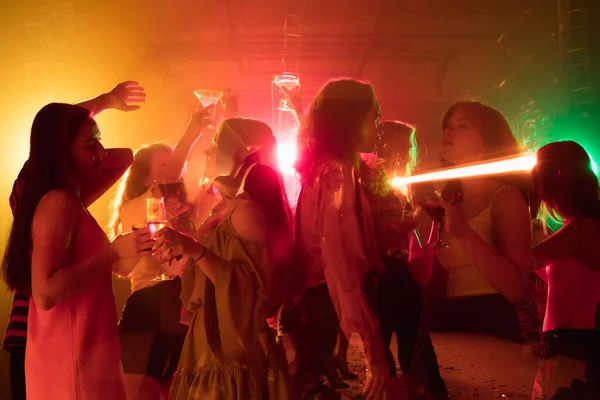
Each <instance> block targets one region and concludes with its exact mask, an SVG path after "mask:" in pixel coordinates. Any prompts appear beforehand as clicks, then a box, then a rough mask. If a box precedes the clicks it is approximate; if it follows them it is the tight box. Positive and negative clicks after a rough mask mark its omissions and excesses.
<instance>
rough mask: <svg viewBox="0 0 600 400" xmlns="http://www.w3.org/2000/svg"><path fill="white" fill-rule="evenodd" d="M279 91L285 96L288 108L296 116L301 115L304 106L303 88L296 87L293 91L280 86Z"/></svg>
mask: <svg viewBox="0 0 600 400" xmlns="http://www.w3.org/2000/svg"><path fill="white" fill-rule="evenodd" d="M280 89H281V90H282V91H283V93H284V94H285V95H286V97H287V99H288V101H289V104H290V106H291V107H292V108H293V109H294V111H295V112H296V114H297V115H302V113H303V112H304V106H303V104H302V102H303V101H304V88H303V87H302V86H301V85H298V86H297V87H295V88H294V89H291V90H290V89H288V88H286V87H285V86H281V87H280Z"/></svg>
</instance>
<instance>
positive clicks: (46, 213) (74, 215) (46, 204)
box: [33, 189, 82, 233]
mask: <svg viewBox="0 0 600 400" xmlns="http://www.w3.org/2000/svg"><path fill="white" fill-rule="evenodd" d="M81 207H82V205H81V203H80V201H79V200H78V199H77V198H76V197H75V196H74V195H73V194H72V193H69V192H68V191H66V190H58V189H56V190H51V191H49V192H47V193H46V194H44V196H42V198H41V199H40V202H39V203H38V206H37V208H36V210H35V215H34V217H33V226H34V231H37V232H39V233H40V232H42V231H45V230H48V229H49V230H51V231H52V232H57V231H63V230H70V229H75V227H76V224H77V223H78V221H79V216H80V213H79V209H80V208H81Z"/></svg>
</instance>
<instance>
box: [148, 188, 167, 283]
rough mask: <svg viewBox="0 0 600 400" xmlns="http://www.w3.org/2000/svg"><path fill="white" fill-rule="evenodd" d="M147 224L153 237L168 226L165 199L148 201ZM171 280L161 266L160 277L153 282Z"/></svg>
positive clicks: (154, 198) (149, 199)
mask: <svg viewBox="0 0 600 400" xmlns="http://www.w3.org/2000/svg"><path fill="white" fill-rule="evenodd" d="M146 224H147V225H148V230H149V231H150V234H151V235H152V236H154V235H156V232H158V231H159V230H161V229H162V228H165V227H167V226H168V220H167V210H166V208H165V201H164V199H163V198H156V197H151V198H148V199H146ZM169 279H173V278H172V277H169V276H168V275H166V274H165V269H164V266H163V265H162V264H161V272H160V275H159V276H157V277H156V278H154V279H153V280H152V281H153V282H154V281H164V280H169Z"/></svg>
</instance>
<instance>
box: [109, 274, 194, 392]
mask: <svg viewBox="0 0 600 400" xmlns="http://www.w3.org/2000/svg"><path fill="white" fill-rule="evenodd" d="M180 293H181V280H179V278H176V279H174V280H170V281H163V282H160V283H158V284H157V285H155V286H152V287H148V288H144V289H140V290H138V291H135V292H133V293H132V294H131V296H129V298H128V299H127V302H126V303H125V307H123V313H122V316H121V320H120V321H119V337H120V340H121V357H122V360H123V372H124V373H125V374H139V375H146V376H149V377H151V378H154V379H156V380H158V381H159V382H161V383H165V382H167V381H169V379H171V377H172V376H173V374H174V372H175V370H176V369H177V364H178V363H179V357H180V355H181V349H182V348H183V342H184V340H185V335H186V333H187V328H188V327H187V326H186V325H183V324H181V323H180V322H179V320H180V316H181V300H179V295H180Z"/></svg>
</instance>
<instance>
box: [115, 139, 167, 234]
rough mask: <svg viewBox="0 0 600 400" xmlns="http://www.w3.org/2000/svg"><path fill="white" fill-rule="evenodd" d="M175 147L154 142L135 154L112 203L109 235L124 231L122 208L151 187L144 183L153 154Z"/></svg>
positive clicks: (150, 167) (150, 166)
mask: <svg viewBox="0 0 600 400" xmlns="http://www.w3.org/2000/svg"><path fill="white" fill-rule="evenodd" d="M172 151H173V149H172V148H171V146H169V145H168V144H165V143H153V144H148V145H144V146H142V147H140V148H139V149H138V150H137V151H136V152H135V154H134V155H133V164H131V167H129V169H128V170H127V172H126V173H125V175H123V178H121V182H120V183H119V189H118V190H117V193H116V194H115V198H114V200H113V202H112V204H111V211H112V212H111V214H112V215H111V218H110V222H109V225H108V229H109V234H110V235H109V236H110V237H111V238H112V239H114V238H115V237H117V236H119V235H120V234H122V233H123V223H122V219H121V210H122V209H123V205H125V203H127V202H128V201H131V200H133V199H136V198H138V197H140V196H141V195H143V194H144V193H146V192H147V191H148V189H149V187H148V186H147V185H146V184H145V183H144V181H145V179H146V178H147V177H148V175H149V174H150V170H151V169H152V156H153V155H154V154H155V153H159V152H168V153H171V152H172Z"/></svg>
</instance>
